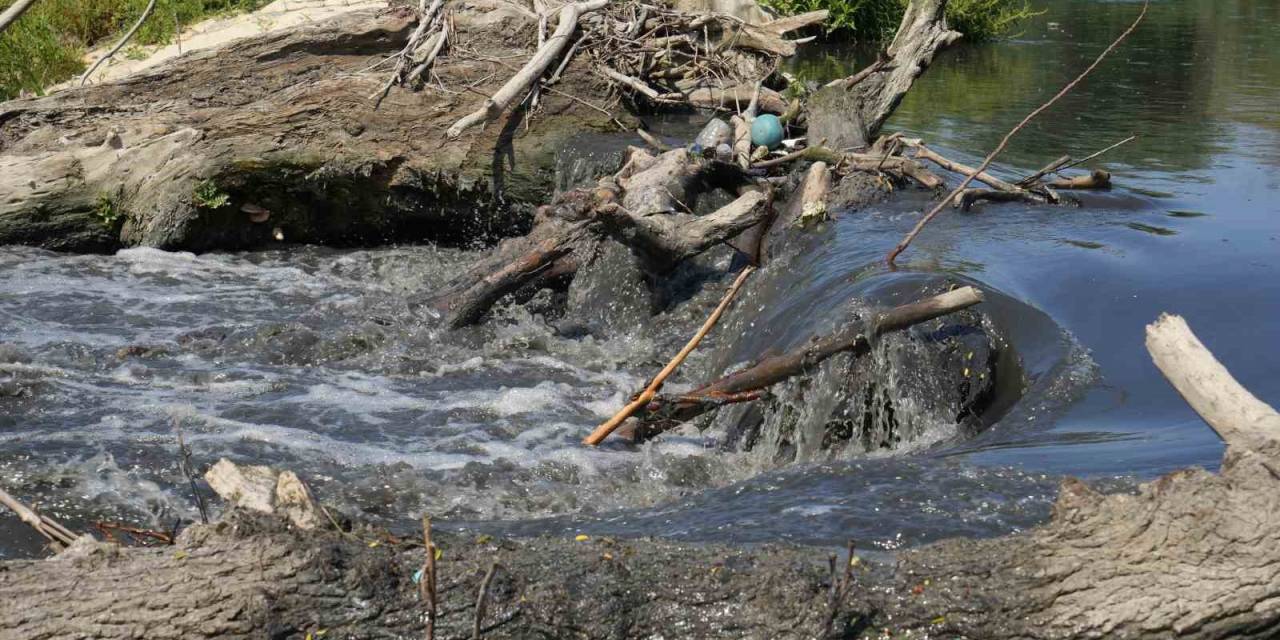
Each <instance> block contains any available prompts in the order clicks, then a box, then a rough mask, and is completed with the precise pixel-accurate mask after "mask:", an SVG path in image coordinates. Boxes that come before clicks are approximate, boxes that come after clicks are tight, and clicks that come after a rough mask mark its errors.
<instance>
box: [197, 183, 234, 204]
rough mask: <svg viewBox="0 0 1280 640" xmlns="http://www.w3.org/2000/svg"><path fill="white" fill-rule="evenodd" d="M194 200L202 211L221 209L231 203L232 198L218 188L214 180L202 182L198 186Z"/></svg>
mask: <svg viewBox="0 0 1280 640" xmlns="http://www.w3.org/2000/svg"><path fill="white" fill-rule="evenodd" d="M193 196H194V197H193V200H194V201H195V203H196V206H197V207H200V208H201V209H221V208H223V207H225V206H227V204H229V203H230V202H231V196H229V195H227V193H226V192H224V191H223V190H221V189H219V188H218V185H216V184H214V183H213V181H212V180H202V181H201V182H200V184H198V185H196V190H195V193H194V194H193Z"/></svg>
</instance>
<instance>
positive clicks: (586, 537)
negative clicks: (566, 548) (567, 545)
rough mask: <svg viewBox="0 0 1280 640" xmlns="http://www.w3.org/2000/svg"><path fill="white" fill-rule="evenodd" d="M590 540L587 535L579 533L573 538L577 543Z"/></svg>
mask: <svg viewBox="0 0 1280 640" xmlns="http://www.w3.org/2000/svg"><path fill="white" fill-rule="evenodd" d="M590 539H591V536H589V535H587V534H585V533H579V534H578V537H576V538H574V540H577V541H578V542H586V541H588V540H590Z"/></svg>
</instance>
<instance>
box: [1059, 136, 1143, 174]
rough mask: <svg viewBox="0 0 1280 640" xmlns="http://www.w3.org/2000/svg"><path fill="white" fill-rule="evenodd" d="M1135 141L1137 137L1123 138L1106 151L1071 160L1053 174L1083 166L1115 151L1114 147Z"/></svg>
mask: <svg viewBox="0 0 1280 640" xmlns="http://www.w3.org/2000/svg"><path fill="white" fill-rule="evenodd" d="M1137 139H1138V136H1129V137H1128V138H1125V139H1124V140H1121V141H1120V142H1117V143H1115V144H1113V145H1111V146H1109V147H1107V148H1106V149H1103V150H1101V151H1096V152H1094V153H1092V154H1089V155H1087V156H1085V157H1083V158H1080V159H1079V160H1072V161H1071V162H1068V163H1067V164H1065V165H1062V166H1061V167H1058V168H1057V169H1055V170H1054V173H1057V172H1060V171H1065V170H1067V169H1070V168H1071V167H1075V166H1079V165H1082V164H1084V163H1086V162H1088V161H1090V160H1092V159H1094V158H1096V157H1098V156H1100V155H1102V154H1104V153H1106V152H1108V151H1110V150H1112V149H1115V148H1116V147H1119V146H1121V145H1125V144H1129V143H1130V142H1133V141H1134V140H1137Z"/></svg>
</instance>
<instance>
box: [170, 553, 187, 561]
mask: <svg viewBox="0 0 1280 640" xmlns="http://www.w3.org/2000/svg"><path fill="white" fill-rule="evenodd" d="M173 559H174V560H186V559H187V552H186V551H175V552H173Z"/></svg>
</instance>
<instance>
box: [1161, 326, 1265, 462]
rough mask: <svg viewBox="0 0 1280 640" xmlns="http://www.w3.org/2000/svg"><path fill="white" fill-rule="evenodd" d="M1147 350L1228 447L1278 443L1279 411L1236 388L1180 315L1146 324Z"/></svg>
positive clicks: (1250, 446)
mask: <svg viewBox="0 0 1280 640" xmlns="http://www.w3.org/2000/svg"><path fill="white" fill-rule="evenodd" d="M1147 351H1148V352H1150V354H1151V360H1152V361H1153V362H1155V365H1156V367H1157V368H1159V369H1160V373H1162V374H1164V377H1165V378H1166V379H1168V380H1169V383H1170V384H1172V385H1173V388H1174V389H1177V390H1178V393H1179V394H1180V395H1181V396H1182V397H1183V399H1184V400H1186V401H1187V404H1189V405H1191V408H1192V409H1195V411H1196V413H1198V414H1200V417H1201V418H1203V419H1204V421H1205V422H1206V423H1208V425H1209V426H1210V427H1212V428H1213V430H1214V431H1216V432H1218V435H1219V436H1221V437H1222V439H1223V440H1224V441H1225V442H1226V443H1227V444H1228V445H1231V446H1234V447H1243V448H1245V449H1252V450H1260V449H1262V448H1263V447H1265V446H1266V445H1267V444H1275V443H1277V442H1280V413H1276V410H1275V409H1273V408H1272V407H1271V406H1270V405H1268V404H1267V403H1265V402H1263V401H1261V400H1259V399H1258V398H1257V396H1255V395H1253V394H1252V393H1250V392H1249V390H1248V389H1246V388H1244V387H1243V386H1241V384H1240V383H1239V382H1236V379H1235V378H1234V377H1233V376H1232V375H1231V372H1230V371H1227V368H1226V367H1224V366H1222V363H1220V362H1218V359H1217V358H1215V357H1214V356H1213V353H1212V352H1210V351H1209V350H1208V349H1207V348H1205V346H1204V344H1203V343H1201V342H1200V339H1199V338H1197V337H1196V335H1195V334H1194V333H1192V332H1191V327H1189V326H1187V322H1186V320H1183V319H1182V317H1181V316H1175V315H1169V314H1164V315H1161V316H1160V318H1159V319H1158V320H1156V321H1155V322H1154V323H1152V324H1150V325H1147Z"/></svg>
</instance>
